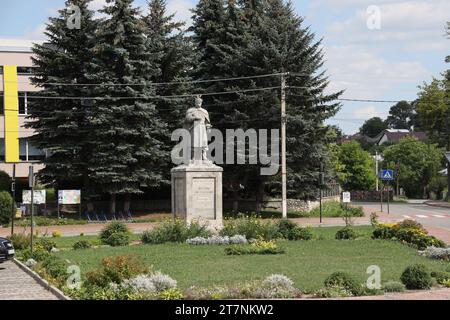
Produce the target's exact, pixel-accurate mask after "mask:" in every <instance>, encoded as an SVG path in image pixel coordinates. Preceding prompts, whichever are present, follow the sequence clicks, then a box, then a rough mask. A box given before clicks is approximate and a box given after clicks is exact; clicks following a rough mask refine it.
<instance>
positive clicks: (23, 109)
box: [19, 92, 28, 115]
mask: <svg viewBox="0 0 450 320" xmlns="http://www.w3.org/2000/svg"><path fill="white" fill-rule="evenodd" d="M27 107H28V97H27V93H26V92H19V114H21V115H26V114H27Z"/></svg>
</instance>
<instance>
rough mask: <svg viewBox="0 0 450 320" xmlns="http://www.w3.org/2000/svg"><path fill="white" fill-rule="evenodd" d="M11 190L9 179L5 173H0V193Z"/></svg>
mask: <svg viewBox="0 0 450 320" xmlns="http://www.w3.org/2000/svg"><path fill="white" fill-rule="evenodd" d="M10 190H11V177H10V176H9V174H7V173H6V172H5V171H0V191H10Z"/></svg>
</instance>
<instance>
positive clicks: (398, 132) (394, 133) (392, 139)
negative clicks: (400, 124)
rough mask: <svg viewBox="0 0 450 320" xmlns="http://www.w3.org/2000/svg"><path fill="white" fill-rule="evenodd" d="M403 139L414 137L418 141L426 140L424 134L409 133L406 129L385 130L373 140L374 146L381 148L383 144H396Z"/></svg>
mask: <svg viewBox="0 0 450 320" xmlns="http://www.w3.org/2000/svg"><path fill="white" fill-rule="evenodd" d="M405 137H414V138H416V139H417V140H419V141H426V140H427V135H426V133H425V132H414V131H413V132H411V131H409V130H407V129H386V130H384V131H383V132H381V133H380V134H379V135H378V136H376V137H375V138H374V139H373V140H374V142H375V144H376V145H378V146H381V145H382V144H384V143H398V142H400V140H401V139H403V138H405Z"/></svg>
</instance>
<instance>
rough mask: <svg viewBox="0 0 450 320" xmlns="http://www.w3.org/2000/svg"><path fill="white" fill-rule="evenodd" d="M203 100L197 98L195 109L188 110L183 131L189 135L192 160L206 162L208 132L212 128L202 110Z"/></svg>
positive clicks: (206, 113) (204, 111) (204, 110)
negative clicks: (186, 131) (187, 131)
mask: <svg viewBox="0 0 450 320" xmlns="http://www.w3.org/2000/svg"><path fill="white" fill-rule="evenodd" d="M202 106H203V99H202V98H201V96H197V97H196V99H195V107H194V108H190V109H188V111H187V112H186V118H185V129H187V130H189V132H190V134H191V147H192V150H193V155H191V159H192V160H194V161H195V160H197V161H198V160H201V161H205V162H209V161H208V157H207V151H208V150H209V149H208V130H209V129H211V128H212V126H211V120H210V118H209V113H208V111H207V110H206V109H204V108H202Z"/></svg>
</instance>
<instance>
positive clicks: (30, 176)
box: [28, 166, 34, 257]
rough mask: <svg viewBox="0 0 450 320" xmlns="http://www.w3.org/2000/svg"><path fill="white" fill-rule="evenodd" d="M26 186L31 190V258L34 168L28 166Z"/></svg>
mask: <svg viewBox="0 0 450 320" xmlns="http://www.w3.org/2000/svg"><path fill="white" fill-rule="evenodd" d="M28 185H29V187H30V188H31V201H30V202H31V238H30V239H31V241H30V244H31V256H32V257H33V237H34V219H33V218H34V168H33V166H30V168H29V174H28Z"/></svg>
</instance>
